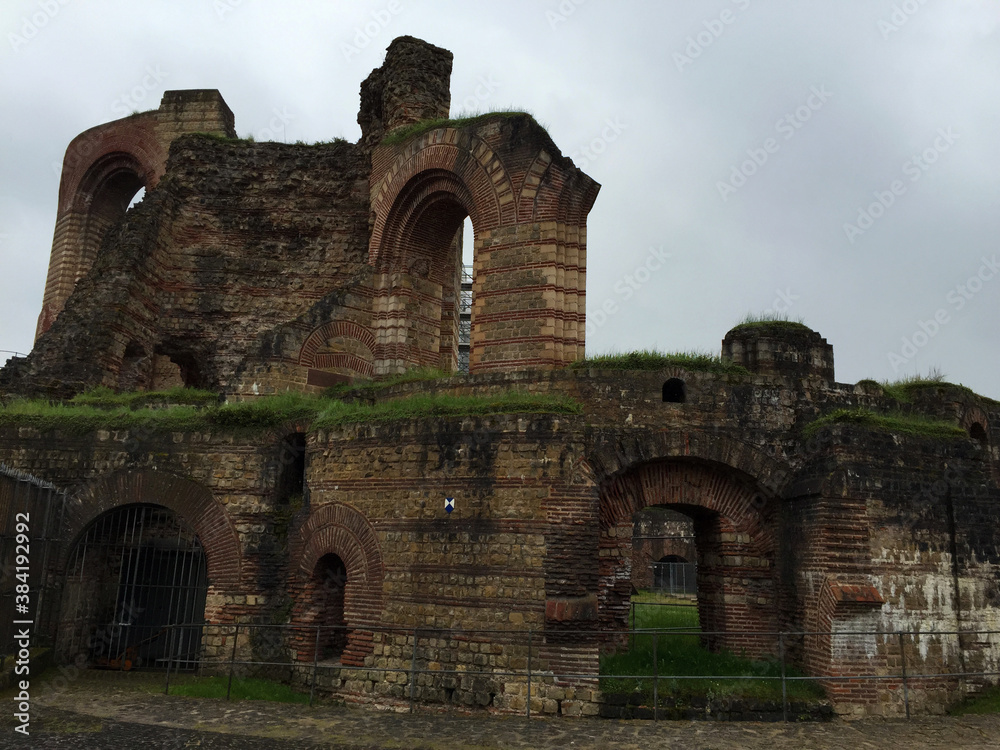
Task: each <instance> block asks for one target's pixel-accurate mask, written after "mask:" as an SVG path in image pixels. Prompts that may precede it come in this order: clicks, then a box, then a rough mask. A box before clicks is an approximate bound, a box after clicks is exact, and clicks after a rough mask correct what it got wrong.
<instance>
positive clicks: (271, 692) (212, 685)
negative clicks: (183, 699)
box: [170, 677, 309, 703]
mask: <svg viewBox="0 0 1000 750" xmlns="http://www.w3.org/2000/svg"><path fill="white" fill-rule="evenodd" d="M228 685H229V678H228V677H197V678H195V679H193V680H191V681H184V682H181V683H180V684H171V685H170V694H171V695H186V696H188V697H189V698H223V699H225V697H226V688H227V687H228ZM229 699H230V700H235V701H275V702H277V703H308V702H309V693H301V692H299V691H297V690H293V689H292V688H290V687H289V686H288V685H285V684H283V683H281V682H273V681H271V680H260V679H250V678H239V677H233V684H232V690H231V692H230V694H229Z"/></svg>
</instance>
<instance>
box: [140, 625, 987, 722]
mask: <svg viewBox="0 0 1000 750" xmlns="http://www.w3.org/2000/svg"><path fill="white" fill-rule="evenodd" d="M184 629H197V630H198V634H199V635H200V636H201V637H202V638H204V639H211V640H214V642H215V644H216V649H217V651H218V653H217V655H216V656H215V657H214V658H208V657H206V656H204V655H201V656H199V657H194V656H192V655H191V652H190V651H189V652H188V653H187V654H180V653H174V651H173V648H174V647H173V645H171V646H170V648H169V649H168V652H167V654H166V656H165V657H164V658H163V659H161V663H160V664H159V666H160V667H161V668H163V669H164V671H165V683H164V692H165V693H169V691H170V680H171V676H172V675H173V676H174V677H175V678H176V675H177V673H178V672H179V671H180V670H182V669H183V670H185V671H195V672H197V673H199V674H213V675H217V676H221V675H226V677H227V690H226V698H227V700H228V699H230V697H231V694H232V687H233V680H234V678H238V679H245V678H247V677H249V676H251V673H256V674H263V675H266V676H268V677H269V678H270V679H275V678H276V677H277V678H278V679H280V680H282V681H288V682H289V683H295V682H298V684H301V685H306V684H307V685H308V686H309V705H312V704H313V702H314V700H315V698H316V691H317V687H318V679H319V676H320V675H321V674H322V673H324V672H330V671H334V670H337V671H338V675H337V677H338V679H340V680H344V679H363V680H368V681H375V680H376V679H381V680H382V681H384V682H391V683H392V684H393V685H396V686H399V688H400V690H399V691H397V692H398V696H397V697H402V696H403V695H404V694H405V695H406V696H407V697H408V701H409V710H410V711H411V712H413V711H415V710H416V705H417V703H418V702H428V703H430V702H434V701H431V700H421V701H418V700H417V695H416V693H417V686H418V684H421V680H422V676H424V675H431V676H432V678H431V679H430V680H427V679H426V678H424V681H423V683H422V684H423V685H425V686H431V685H433V680H439V681H441V682H442V684H444V683H445V681H447V680H462V681H464V680H468V679H470V678H472V679H475V678H483V679H487V680H498V679H499V680H501V681H502V682H503V683H505V684H509V683H510V682H511V681H515V682H523V683H524V684H525V685H526V693H525V708H524V712H525V715H526V716H528V717H530V716H531V713H532V699H533V698H535V697H537V696H538V695H539V693H538V691H537V690H533V688H532V685H533V683H534V684H536V685H537V684H538V683H539V682H545V683H548V684H552V683H557V684H563V685H568V684H573V682H574V681H575V682H576V683H577V684H579V685H582V684H588V685H591V686H593V687H597V686H598V684H599V683H600V682H601V681H604V680H609V679H611V680H629V681H632V680H634V681H636V685H641V684H644V683H648V685H649V689H651V692H652V709H651V713H652V718H653V719H654V720H657V719H658V718H659V716H660V712H661V697H665V696H666V695H667V694H666V693H663V692H661V687H662V686H664V685H665V684H670V683H679V682H681V681H685V680H713V681H720V680H735V681H743V680H754V681H758V682H772V683H777V682H780V685H781V713H782V718H783V719H784V720H785V721H787V720H788V714H789V704H790V700H789V687H790V686H791V685H793V684H795V683H803V682H822V683H826V685H827V686H831V685H835V684H836V683H838V682H850V683H858V682H866V681H867V682H873V683H877V682H883V683H885V682H888V683H895V687H894V688H892V689H898V690H900V691H901V693H902V701H903V704H904V708H905V713H906V716H907V718H909V717H910V714H911V695H910V693H911V690H912V689H913V687H914V686H915V685H917V684H919V683H921V682H926V681H932V680H938V681H941V680H950V681H958V680H968V679H970V678H979V679H980V680H983V681H986V680H988V679H992V680H993V681H994V682H995V681H996V678H997V677H1000V671H996V670H990V669H983V670H976V671H968V670H965V669H964V668H956V669H949V668H948V665H947V664H941V665H939V666H938V668H935V669H932V670H931V671H920V665H921V664H922V663H923V664H927V662H926V661H924V660H922V659H920V658H918V656H917V654H919V653H920V650H921V639H923V638H930V639H936V640H939V641H940V640H941V639H946V638H955V639H957V640H959V643H960V641H961V639H963V638H970V637H976V639H977V640H978V641H979V642H980V643H981V642H983V640H984V637H985V640H986V641H989V642H991V643H993V644H995V645H994V647H995V648H998V649H1000V637H998V636H1000V631H996V630H962V631H957V630H946V631H929V632H917V631H875V630H872V631H865V630H855V631H774V632H772V631H745V632H739V633H734V632H732V631H702V630H698V629H650V628H643V629H636V630H634V631H632V636H633V637H634V638H640V639H641V638H650V639H651V648H652V657H653V658H652V672H651V673H648V674H594V673H590V672H587V673H578V672H571V671H558V670H553V669H551V668H549V664H548V662H549V659H551V658H553V654H557V653H558V650H559V648H560V646H559V643H562V642H570V643H574V642H575V643H577V644H579V643H581V642H584V641H586V642H589V643H590V644H591V645H595V646H596V645H598V644H606V643H608V642H612V641H613V640H614V639H620V638H621V637H623V636H624V637H626V638H627V637H628V636H629V632H628V631H625V632H623V631H621V630H613V631H612V630H586V631H583V630H580V631H559V632H558V633H553V632H551V631H544V632H542V631H535V630H527V631H515V632H512V631H501V630H454V629H443V628H365V629H364V630H363V631H359V632H364V633H366V634H368V635H369V636H371V637H372V638H373V639H374V641H373V642H375V643H377V644H379V645H381V646H383V647H384V648H383V651H385V650H386V649H389V650H391V651H393V652H394V654H395V657H394V659H393V660H392V661H394V662H396V664H395V665H391V666H390V665H383V666H379V665H378V664H377V663H376V662H377V660H376V659H375V657H374V656H370V657H369V658H367V659H366V660H365V664H364V666H356V665H354V666H352V665H345V664H342V663H340V662H339V661H337V660H336V659H328V658H327V659H325V658H324V657H323V656H322V648H321V644H322V643H323V642H324V640H325V639H324V635H326V637H327V638H328V637H329V632H330V631H331V630H342V631H346V632H347V633H350V632H351V629H350V628H348V627H347V626H325V625H310V626H296V625H257V624H248V623H236V624H231V625H207V624H187V625H173V626H169V627H168V628H166V630H167V631H168V633H169V634H168V635H167V640H168V642H169V643H170V644H176V643H187V644H190V642H191V640H192V636H188V637H185V636H183V631H184ZM170 631H174V632H170ZM178 631H179V632H178ZM241 636H242V640H241ZM677 636H682V637H690V636H697V637H699V638H700V639H702V640H703V641H705V640H708V641H711V640H712V639H717V640H718V639H721V640H723V641H724V640H725V639H727V638H728V639H731V638H733V637H734V636H735V637H737V638H740V639H742V640H743V642H749V639H753V638H759V639H761V644H763V648H762V649H761V650H762V652H764V653H769V654H771V656H770V661H771V662H772V663H776V664H777V666H778V667H779V671H778V674H775V675H764V674H729V675H727V674H707V675H691V674H671V673H669V672H666V671H661V667H660V662H661V660H660V658H658V657H659V656H662V655H664V651H663V649H667V650H668V651H669V648H670V646H669V641H668V640H665V641H663V643H661V639H669V638H671V637H677ZM994 637H996V638H994ZM810 638H813V639H824V638H829V639H840V642H841V643H843V644H844V645H845V647H846V648H853V649H854V650H855V651H857V653H858V654H859V655H860V654H862V653H863V652H864V650H865V649H866V648H868V647H870V646H871V645H872V644H874V645H875V646H876V648H877V649H880V650H881V653H882V654H883V656H884V657H885V658H884V663H885V664H886V665H889V664H894V665H895V666H894V667H893V668H888V667H887V668H885V669H884V670H877V669H874V668H872V667H871V666H869V665H870V664H871V661H870V660H865V659H863V658H859V659H858V660H857V661H856V662H855V664H856V666H858V665H863V666H865V667H867V669H865V668H860V666H859V668H857V669H855V670H854V671H849V670H847V671H845V670H844V665H843V664H842V665H841V666H840V671H838V672H837V673H835V674H811V675H804V674H797V673H795V669H794V667H795V660H794V659H793V658H792V657H791V653H792V652H793V651H795V650H798V651H801V650H802V647H803V644H804V643H805V642H806V641H807V640H808V639H810ZM292 639H294V642H295V643H296V644H297V645H298V647H299V648H300V649H301V648H303V647H308V646H310V645H311V649H309V650H308V652H309V653H310V654H311V655H310V657H309V658H305V659H303V658H293V657H292V655H291V643H292ZM567 639H568V641H567ZM991 639H992V640H991ZM553 640H555V641H556V642H555V643H553ZM469 642H475V643H480V644H487V643H488V644H498V643H502V644H503V645H504V646H506V647H511V648H512V649H514V650H517V649H518V648H520V649H521V650H520V652H519V653H520V654H521V656H520V657H519V662H518V663H523V667H520V668H514V667H512V666H510V665H509V664H507V665H505V666H500V665H497V666H489V665H484V664H476V663H474V662H472V661H468V660H466V661H462V658H461V657H460V656H459V651H458V649H457V648H456V646H457V645H458V644H461V643H469ZM442 643H446V644H449V645H447V646H446V647H445V648H449V649H451V651H450V652H449V653H448V654H447V655H446V657H442V656H441V654H440V653H439V652H440V651H441V645H440V644H442ZM219 644H224V645H225V647H226V651H225V653H223V651H222V650H221V648H220V647H219ZM241 646H242V648H241ZM434 649H438V653H436V654H435V655H434V656H431V655H429V652H432V651H433V650H434ZM543 649H544V653H543ZM203 650H204V647H203ZM248 650H249V652H250V654H249V655H250V656H251V657H253V656H256V657H259V658H245V657H246V655H247V654H246V652H247V651H248ZM404 650H405V651H406V653H404ZM241 651H242V652H243V653H242V654H241ZM942 651H943V649H942ZM511 661H515V660H513V659H512V660H511ZM445 662H448V663H445ZM928 666H932V665H928ZM391 675H401V676H402V677H403V679H402V680H400V679H398V678H396V679H391V677H390V676H391ZM453 689H454V688H453ZM463 689H471V688H468V687H465V688H463ZM331 692H333V693H335V692H336V689H334V688H331ZM606 694H607V693H606Z"/></svg>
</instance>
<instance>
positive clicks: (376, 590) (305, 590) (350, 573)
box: [289, 503, 385, 666]
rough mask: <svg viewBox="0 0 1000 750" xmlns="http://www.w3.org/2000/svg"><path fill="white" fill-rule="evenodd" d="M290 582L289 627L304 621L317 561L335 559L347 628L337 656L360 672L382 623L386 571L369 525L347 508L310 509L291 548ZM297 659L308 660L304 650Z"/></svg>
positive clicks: (306, 652) (304, 644)
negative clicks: (343, 572) (340, 569)
mask: <svg viewBox="0 0 1000 750" xmlns="http://www.w3.org/2000/svg"><path fill="white" fill-rule="evenodd" d="M291 554H292V561H293V563H292V570H293V574H292V580H291V581H290V584H289V588H290V589H291V591H292V595H293V598H294V599H295V602H296V604H295V609H294V610H293V613H292V621H293V624H304V625H309V624H312V623H310V622H308V621H306V620H307V618H308V611H309V609H310V605H311V598H312V597H313V596H315V594H316V588H317V586H316V581H315V579H314V575H313V574H314V572H315V571H316V565H317V563H318V562H319V560H320V558H322V557H323V556H324V555H328V554H335V555H337V557H339V558H340V559H341V560H342V561H343V563H344V566H345V567H346V568H347V583H346V586H345V591H344V621H345V622H346V624H347V626H348V627H349V628H351V630H350V631H349V633H348V643H347V647H346V649H345V650H344V653H343V655H342V662H343V663H344V664H351V665H354V666H363V665H364V657H365V656H366V655H367V654H368V653H370V652H371V648H372V645H371V643H372V642H371V631H366V630H365V628H366V627H369V628H371V627H375V626H377V625H378V624H379V622H380V620H381V617H382V581H383V579H384V577H385V567H384V565H383V562H382V553H381V551H380V548H379V543H378V537H377V536H376V534H375V530H374V529H373V528H372V525H371V524H370V523H369V522H368V519H367V518H365V516H364V515H363V514H362V513H360V512H359V511H357V510H355V509H354V508H352V507H351V506H349V505H344V504H342V503H331V504H328V505H322V506H320V507H319V508H317V509H315V510H314V511H313V512H312V514H311V515H310V516H309V518H308V520H307V521H306V522H305V523H304V524H303V525H302V527H301V528H300V530H299V534H298V539H297V540H296V543H295V544H294V545H293V548H292V552H291ZM301 646H302V647H301V648H300V649H299V651H300V657H305V658H311V656H312V654H311V653H309V652H308V648H307V647H308V644H307V643H303V644H301Z"/></svg>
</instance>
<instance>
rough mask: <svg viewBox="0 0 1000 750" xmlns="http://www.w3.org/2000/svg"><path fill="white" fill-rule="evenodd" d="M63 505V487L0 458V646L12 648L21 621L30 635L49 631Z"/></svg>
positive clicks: (55, 606) (55, 607) (54, 607)
mask: <svg viewBox="0 0 1000 750" xmlns="http://www.w3.org/2000/svg"><path fill="white" fill-rule="evenodd" d="M65 509H66V493H65V492H64V491H62V490H60V489H59V488H58V487H56V486H55V485H53V484H50V483H48V482H44V481H42V480H40V479H37V478H36V477H33V476H31V475H30V474H26V473H25V472H22V471H18V470H16V469H12V468H10V467H9V466H7V465H5V464H2V463H0V612H3V613H5V617H4V619H3V620H0V652H5V651H8V650H9V649H10V648H11V646H12V644H13V642H14V635H15V632H16V631H18V630H21V629H23V628H24V627H25V626H24V624H23V623H30V625H29V626H28V627H29V629H30V631H31V633H32V634H33V635H35V634H44V633H50V632H52V625H53V624H54V622H55V620H54V618H55V617H56V613H57V610H58V602H55V601H49V600H48V597H49V595H50V593H51V592H52V587H51V586H50V583H51V582H50V581H48V580H47V579H46V576H47V575H48V571H49V565H50V561H51V560H53V559H54V558H55V555H56V553H57V550H58V547H59V544H60V540H59V538H58V530H59V528H60V527H61V524H62V517H63V513H64V512H65ZM9 614H12V615H14V616H13V617H8V616H6V615H9ZM15 622H17V623H18V624H15Z"/></svg>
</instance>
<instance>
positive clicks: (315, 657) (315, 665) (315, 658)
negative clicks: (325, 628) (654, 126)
mask: <svg viewBox="0 0 1000 750" xmlns="http://www.w3.org/2000/svg"><path fill="white" fill-rule="evenodd" d="M320 627H321V626H319V625H317V626H316V645H315V650H314V651H313V677H312V685H310V686H309V705H310V706H312V704H313V698H314V697H315V696H316V670H317V669H318V665H319V631H320Z"/></svg>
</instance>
